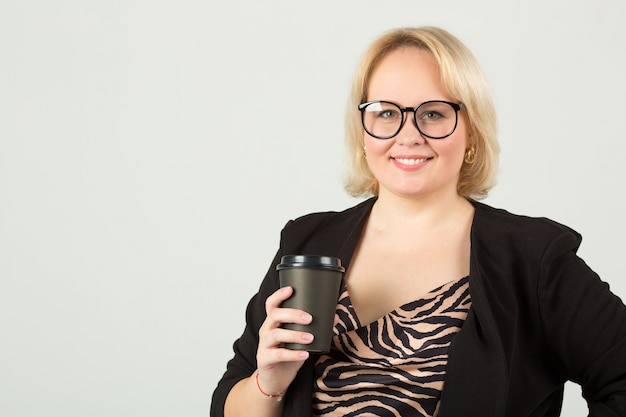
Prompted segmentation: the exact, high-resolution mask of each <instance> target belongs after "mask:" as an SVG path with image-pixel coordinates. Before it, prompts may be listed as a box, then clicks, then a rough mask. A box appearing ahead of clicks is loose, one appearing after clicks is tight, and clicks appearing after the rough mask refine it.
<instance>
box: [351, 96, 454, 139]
mask: <svg viewBox="0 0 626 417" xmlns="http://www.w3.org/2000/svg"><path fill="white" fill-rule="evenodd" d="M462 108H463V104H462V103H459V104H457V103H451V102H449V101H443V100H432V101H425V102H424V103H422V104H420V105H419V106H417V107H400V106H398V105H397V104H395V103H392V102H390V101H369V102H367V103H362V104H359V110H360V111H361V122H362V123H363V129H365V131H366V132H367V133H368V134H369V135H370V136H373V137H375V138H377V139H391V138H392V137H394V136H396V135H397V134H398V133H399V132H400V130H401V129H402V126H404V123H405V122H406V116H405V114H406V113H413V120H414V121H415V126H417V130H419V132H420V133H421V134H422V135H423V136H426V137H427V138H430V139H443V138H447V137H448V136H450V135H451V134H452V133H454V130H455V129H456V125H457V123H458V121H459V110H461V109H462Z"/></svg>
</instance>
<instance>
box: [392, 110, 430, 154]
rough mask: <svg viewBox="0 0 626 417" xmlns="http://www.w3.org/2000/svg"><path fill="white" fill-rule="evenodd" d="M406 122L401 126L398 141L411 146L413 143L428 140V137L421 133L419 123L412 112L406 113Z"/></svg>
mask: <svg viewBox="0 0 626 417" xmlns="http://www.w3.org/2000/svg"><path fill="white" fill-rule="evenodd" d="M405 117H406V118H405V119H404V123H403V124H402V127H401V128H400V131H399V132H398V134H397V135H396V142H398V143H400V144H403V145H407V146H411V145H421V144H423V143H425V142H426V139H425V138H424V136H422V134H421V133H420V131H419V129H418V128H417V124H416V123H415V118H414V117H413V115H412V114H411V112H407V113H405Z"/></svg>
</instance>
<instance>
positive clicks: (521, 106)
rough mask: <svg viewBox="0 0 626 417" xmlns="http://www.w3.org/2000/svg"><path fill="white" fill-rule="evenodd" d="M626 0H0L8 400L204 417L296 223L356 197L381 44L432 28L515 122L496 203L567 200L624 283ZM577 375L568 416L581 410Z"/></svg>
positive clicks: (559, 215) (10, 407) (34, 406)
mask: <svg viewBox="0 0 626 417" xmlns="http://www.w3.org/2000/svg"><path fill="white" fill-rule="evenodd" d="M624 16H625V10H624V3H623V2H622V1H620V0H612V1H609V0H584V1H580V0H560V1H547V0H543V1H538V0H531V1H526V2H515V3H514V2H505V1H501V0H483V1H466V0H459V1H454V0H448V1H441V2H433V1H420V0H412V1H388V2H381V1H369V0H360V1H339V0H334V1H320V0H318V1H315V2H306V3H304V2H296V1H272V2H270V1H266V2H263V1H252V0H246V1H244V0H240V1H234V2H212V1H207V0H204V1H199V0H198V1H193V0H177V1H174V0H151V1H148V0H107V1H104V0H92V1H84V0H57V1H45V0H0V415H1V416H3V417H25V416H29V417H30V416H63V417H68V416H81V417H82V416H151V417H158V416H206V415H207V413H208V408H209V402H210V397H211V393H212V391H213V389H214V388H215V385H216V384H217V381H218V379H219V378H220V376H221V374H222V373H223V371H224V369H225V365H226V361H227V360H228V359H229V358H230V356H231V344H232V342H233V340H234V339H235V338H236V337H237V336H238V335H239V333H240V332H241V330H242V329H243V316H244V308H245V304H246V303H247V301H248V299H249V297H250V296H251V295H252V294H253V293H254V292H255V291H256V289H257V288H258V285H259V283H260V281H261V279H262V277H263V275H264V274H265V271H266V269H267V268H268V266H269V263H270V261H271V259H272V256H273V255H274V252H275V250H276V248H277V244H278V233H279V231H280V229H281V228H282V226H283V225H284V223H285V222H286V221H287V220H289V219H290V218H294V217H297V216H300V215H302V214H305V213H308V212H312V211H319V210H336V209H343V208H346V207H348V206H350V205H353V204H355V203H357V202H358V201H357V200H354V199H352V198H350V197H348V196H347V195H346V194H345V193H344V191H343V188H342V183H343V175H344V172H345V171H344V168H345V163H344V154H343V113H344V106H345V102H346V97H347V92H348V88H349V81H350V79H351V76H352V72H353V70H354V68H355V65H356V63H357V61H358V59H359V57H360V55H361V53H362V52H363V51H364V50H365V48H366V47H367V45H368V44H369V43H370V42H371V41H372V40H373V39H374V38H375V37H377V36H379V35H380V34H381V33H382V32H383V31H386V30H388V29H391V28H394V27H398V26H416V25H438V26H442V27H444V28H446V29H448V30H450V31H451V32H452V33H454V34H456V35H457V36H458V37H459V38H461V39H462V40H463V41H464V42H465V43H466V44H467V45H468V46H469V47H470V49H472V50H473V52H474V53H475V55H476V57H477V58H478V60H479V61H480V62H481V64H482V66H483V68H484V70H485V72H486V73H487V76H488V78H489V81H490V84H491V86H492V88H493V93H494V97H495V101H496V104H497V108H498V111H499V120H500V140H501V144H502V158H501V170H500V176H499V185H498V187H497V188H496V189H495V190H494V192H493V193H492V195H491V196H490V197H489V198H488V199H487V200H486V202H487V203H489V204H491V205H495V206H500V207H504V208H507V209H509V210H510V211H513V212H517V213H523V214H530V215H541V216H547V217H551V218H553V219H555V220H558V221H560V222H562V223H565V224H568V225H569V226H571V227H573V228H575V229H577V230H578V231H579V232H581V233H582V234H583V236H584V238H585V240H584V242H583V245H582V248H581V250H580V254H581V256H582V257H583V258H584V259H585V260H586V261H587V262H588V263H589V264H591V265H592V267H593V268H594V269H595V270H596V271H597V272H599V273H600V275H601V276H602V277H603V279H605V280H606V281H608V282H610V283H611V286H612V288H613V290H614V291H615V292H616V293H617V294H618V295H620V296H621V297H622V298H623V299H624V298H625V297H626V282H625V280H624V279H625V277H626V262H624V243H623V242H624V236H626V220H625V217H624V213H626V203H624V197H623V192H624V179H625V175H624V169H623V165H624V157H625V155H626V152H625V151H626V135H625V134H624V130H625V126H624V121H625V120H626V81H625V77H624V74H626V58H625V55H624V48H625V45H626V24H625V17H624ZM579 393H580V389H579V388H578V387H576V386H574V385H573V384H571V385H568V391H567V395H566V404H565V410H564V412H563V415H564V416H585V415H586V411H585V404H584V402H583V401H582V400H581V399H580V398H579V397H580V396H579Z"/></svg>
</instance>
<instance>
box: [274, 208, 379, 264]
mask: <svg viewBox="0 0 626 417" xmlns="http://www.w3.org/2000/svg"><path fill="white" fill-rule="evenodd" d="M374 201H375V200H374V199H368V200H365V201H363V202H361V203H359V204H357V205H355V206H353V207H350V208H348V209H346V210H343V211H326V212H319V213H311V214H307V215H305V216H301V217H298V218H296V219H294V220H290V221H289V222H288V223H287V224H286V225H285V227H284V229H283V231H282V233H281V248H282V250H284V251H288V252H293V253H295V252H307V253H318V254H319V253H324V254H333V253H334V254H336V253H338V251H339V250H340V249H341V248H342V247H343V245H344V244H345V243H346V242H352V239H355V238H358V235H359V234H360V230H361V228H362V226H363V224H364V223H365V221H366V219H367V217H368V216H369V213H370V211H371V209H372V205H373V204H374Z"/></svg>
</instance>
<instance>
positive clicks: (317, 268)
mask: <svg viewBox="0 0 626 417" xmlns="http://www.w3.org/2000/svg"><path fill="white" fill-rule="evenodd" d="M276 269H277V270H278V276H279V280H280V286H281V287H287V286H289V287H292V288H293V294H292V295H291V297H290V298H289V299H287V300H285V301H284V302H283V304H282V307H285V308H295V309H299V310H303V311H305V312H307V313H309V314H310V315H311V316H312V317H313V320H312V322H311V323H310V324H306V325H304V324H296V323H284V324H283V326H282V327H283V328H285V329H290V330H298V331H303V332H308V333H311V334H313V342H312V343H310V344H304V343H285V347H286V348H288V349H294V350H306V351H309V352H313V353H327V352H329V351H330V344H331V340H332V337H333V324H334V318H335V311H336V309H337V299H338V298H339V289H340V287H341V278H342V276H343V273H344V272H345V268H344V267H342V266H341V260H340V259H339V258H335V257H332V256H319V255H285V256H283V257H282V258H281V261H280V264H279V265H278V266H277V267H276Z"/></svg>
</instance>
